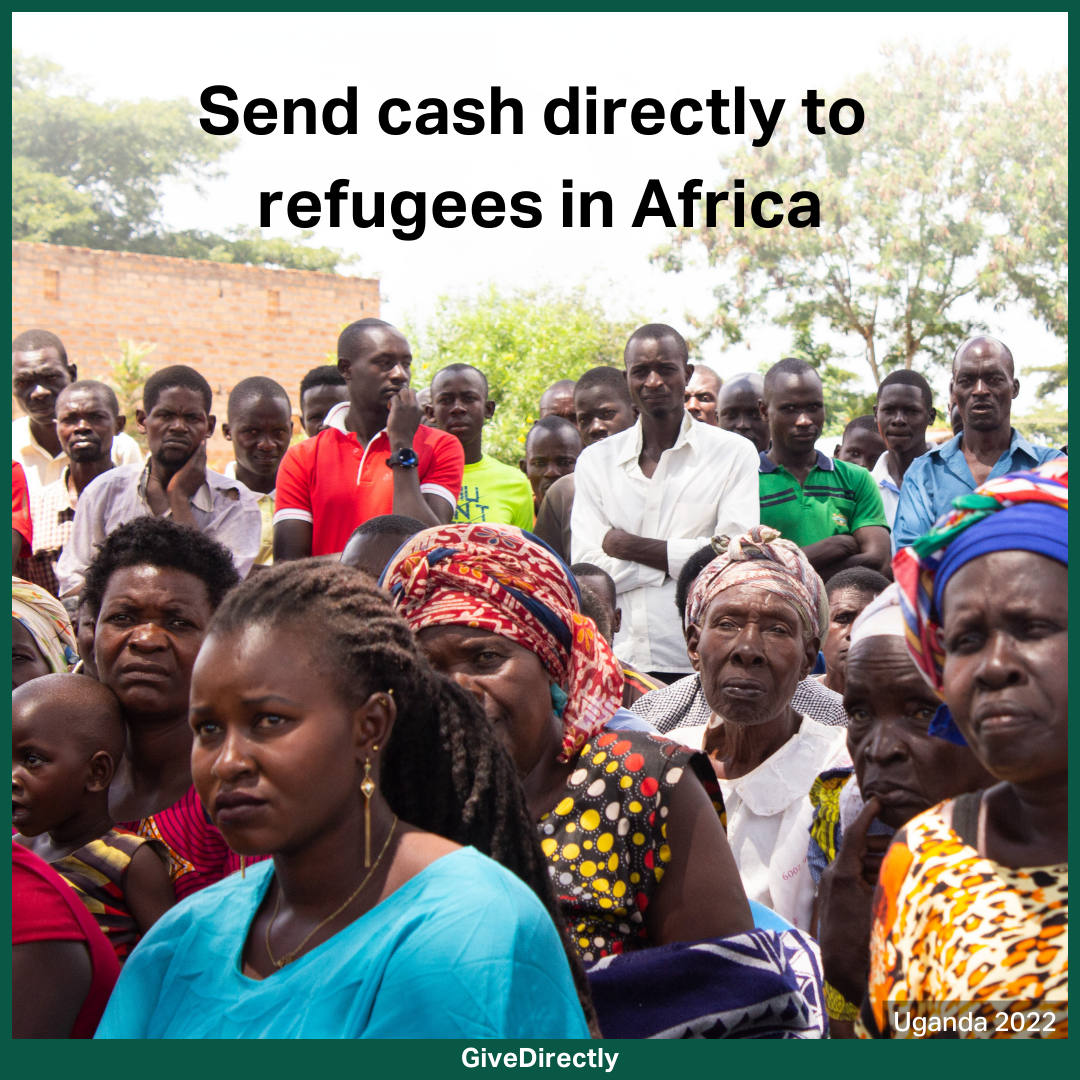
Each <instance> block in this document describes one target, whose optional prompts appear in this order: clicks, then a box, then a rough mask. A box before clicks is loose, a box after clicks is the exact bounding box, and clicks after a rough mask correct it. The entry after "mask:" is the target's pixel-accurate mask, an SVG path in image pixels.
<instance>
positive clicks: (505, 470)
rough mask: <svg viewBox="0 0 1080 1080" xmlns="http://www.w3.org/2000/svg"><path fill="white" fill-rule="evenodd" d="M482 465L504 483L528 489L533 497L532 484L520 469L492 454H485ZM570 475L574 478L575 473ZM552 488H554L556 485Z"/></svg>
mask: <svg viewBox="0 0 1080 1080" xmlns="http://www.w3.org/2000/svg"><path fill="white" fill-rule="evenodd" d="M481 463H482V464H483V467H484V469H485V470H486V471H487V472H489V473H491V474H493V475H495V476H498V477H499V478H500V479H501V480H502V481H503V483H505V484H511V485H514V486H517V487H526V488H528V489H529V495H530V497H531V495H532V484H530V483H529V478H528V477H527V476H526V475H525V474H524V473H523V472H522V471H521V470H520V469H517V468H515V467H514V466H513V465H507V464H506V462H505V461H500V460H499V459H498V458H494V457H492V456H491V455H490V454H485V455H484V456H483V458H482V459H481ZM570 475H571V476H572V475H573V473H571V474H570ZM559 479H565V477H560V478H559ZM556 483H558V481H556ZM552 487H554V484H553V485H552Z"/></svg>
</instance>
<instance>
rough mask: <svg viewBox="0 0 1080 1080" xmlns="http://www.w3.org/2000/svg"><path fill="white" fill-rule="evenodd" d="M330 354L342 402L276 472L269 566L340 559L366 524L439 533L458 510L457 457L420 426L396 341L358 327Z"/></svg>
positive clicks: (454, 445) (379, 329) (376, 324)
mask: <svg viewBox="0 0 1080 1080" xmlns="http://www.w3.org/2000/svg"><path fill="white" fill-rule="evenodd" d="M337 349H338V369H339V370H340V371H341V374H342V375H343V376H344V378H345V385H346V387H347V389H348V392H349V398H348V401H343V402H342V403H341V404H340V405H335V406H334V408H332V409H331V410H330V412H328V413H327V414H326V420H325V421H324V428H323V430H322V431H321V432H319V434H318V435H316V436H315V438H314V439H308V440H307V441H305V442H302V443H297V445H296V446H293V447H290V449H289V452H288V453H287V454H286V455H285V460H284V461H282V463H281V468H280V469H279V470H278V481H277V497H276V500H275V503H276V509H275V511H274V561H275V562H282V561H285V560H287V559H304V558H307V557H308V556H309V555H331V554H334V553H336V552H340V551H343V550H344V549H345V545H346V543H348V540H349V537H350V536H351V535H352V532H353V530H354V529H355V528H356V526H357V525H360V524H362V523H363V522H365V521H367V520H368V518H373V517H379V516H381V515H382V514H400V515H403V516H405V517H413V518H416V519H417V520H418V521H422V522H424V524H425V525H427V526H429V527H430V526H434V525H446V524H448V523H449V522H450V520H451V519H452V518H453V516H454V511H455V509H456V507H457V499H458V495H459V494H460V492H461V476H462V471H463V469H464V466H465V454H464V452H463V451H462V449H461V443H459V442H458V441H457V439H455V438H454V437H453V436H452V435H448V434H446V432H445V431H437V430H436V429H435V428H430V427H424V426H421V424H420V420H421V419H422V416H423V414H422V413H421V411H420V406H419V405H417V403H416V394H415V393H414V392H413V391H412V390H410V389H409V378H410V375H411V371H412V351H411V350H410V349H409V343H408V342H407V341H406V340H405V337H404V335H403V334H402V333H401V331H400V330H397V329H396V328H395V327H393V326H391V325H390V324H389V323H388V322H383V320H382V319H361V320H359V322H354V323H352V324H351V325H349V326H347V327H345V329H344V330H342V332H341V336H340V337H339V338H338V346H337Z"/></svg>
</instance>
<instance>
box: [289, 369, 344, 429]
mask: <svg viewBox="0 0 1080 1080" xmlns="http://www.w3.org/2000/svg"><path fill="white" fill-rule="evenodd" d="M348 399H349V391H348V390H347V389H346V388H345V379H344V378H343V377H342V374H341V372H340V371H338V369H337V368H336V367H334V366H333V365H331V364H324V365H323V366H322V367H317V368H312V369H311V370H310V371H309V372H308V373H307V374H306V375H305V376H304V377H303V379H301V380H300V419H301V422H302V423H303V425H304V431H305V432H307V437H308V438H309V439H314V438H315V436H316V435H318V434H319V432H320V431H322V428H323V421H324V420H325V419H326V414H327V413H328V412H329V411H330V410H331V409H332V408H333V407H334V406H335V405H340V404H341V403H342V402H343V401H348Z"/></svg>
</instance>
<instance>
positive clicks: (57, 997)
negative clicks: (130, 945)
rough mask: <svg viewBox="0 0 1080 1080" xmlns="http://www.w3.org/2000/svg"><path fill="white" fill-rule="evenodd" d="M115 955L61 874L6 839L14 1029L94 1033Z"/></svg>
mask: <svg viewBox="0 0 1080 1080" xmlns="http://www.w3.org/2000/svg"><path fill="white" fill-rule="evenodd" d="M119 976H120V962H119V961H118V960H117V959H116V954H115V953H114V952H113V950H112V946H111V945H110V944H109V943H108V941H107V940H106V938H105V935H104V934H103V933H102V932H101V930H100V929H99V927H98V925H97V923H96V922H94V917H93V915H91V914H90V912H88V911H87V910H86V908H85V907H84V906H83V902H82V901H81V900H80V899H79V897H78V894H77V893H76V892H75V890H74V889H72V887H71V886H70V885H68V883H67V882H66V881H64V879H63V878H62V877H61V876H60V875H59V874H58V873H57V872H56V871H55V870H54V869H53V868H52V867H51V866H49V864H48V863H46V862H45V861H44V860H43V859H40V858H38V856H37V855H35V854H34V853H33V852H31V851H27V850H26V848H24V847H22V845H20V844H15V843H13V844H12V845H11V981H12V988H13V991H14V992H13V994H12V996H11V1035H12V1038H15V1039H91V1038H93V1036H94V1032H95V1031H96V1030H97V1026H98V1021H99V1020H100V1019H101V1014H102V1013H103V1012H104V1011H105V1006H106V1005H107V1004H108V1003H109V995H110V994H111V993H112V988H113V984H114V983H115V982H116V980H117V979H118V978H119Z"/></svg>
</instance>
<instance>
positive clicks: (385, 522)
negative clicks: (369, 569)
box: [349, 514, 431, 543]
mask: <svg viewBox="0 0 1080 1080" xmlns="http://www.w3.org/2000/svg"><path fill="white" fill-rule="evenodd" d="M429 528H431V526H430V525H425V524H424V523H423V522H422V521H420V520H418V519H417V518H414V517H407V516H406V515H405V514H380V515H379V516H378V517H373V518H368V519H367V521H365V522H363V523H362V524H360V525H357V526H356V528H355V529H353V531H352V535H351V536H350V537H349V543H352V541H353V540H354V539H355V538H356V537H358V536H400V537H401V538H402V539H403V540H407V539H408V538H409V537H410V536H415V535H416V534H417V533H418V532H423V531H424V530H425V529H429Z"/></svg>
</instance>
